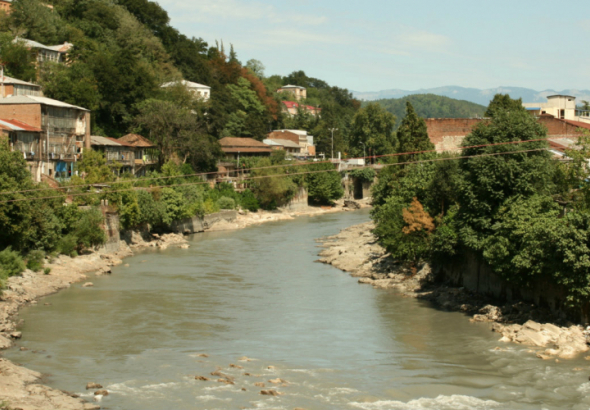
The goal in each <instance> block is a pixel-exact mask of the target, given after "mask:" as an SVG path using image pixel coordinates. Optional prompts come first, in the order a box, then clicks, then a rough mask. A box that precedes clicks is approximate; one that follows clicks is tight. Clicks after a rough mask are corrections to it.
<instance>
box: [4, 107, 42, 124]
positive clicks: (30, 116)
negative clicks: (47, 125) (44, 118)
mask: <svg viewBox="0 0 590 410" xmlns="http://www.w3.org/2000/svg"><path fill="white" fill-rule="evenodd" d="M0 118H3V119H6V120H19V121H22V122H24V123H25V124H28V125H30V126H32V127H37V128H41V105H40V104H0Z"/></svg>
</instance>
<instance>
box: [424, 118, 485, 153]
mask: <svg viewBox="0 0 590 410" xmlns="http://www.w3.org/2000/svg"><path fill="white" fill-rule="evenodd" d="M483 121H486V120H483V119H479V118H427V119H426V129H427V130H428V137H429V138H430V141H431V142H432V143H433V144H434V147H435V148H436V151H437V152H444V151H457V150H459V149H460V147H461V143H462V142H463V139H464V138H465V137H466V136H467V135H469V134H470V133H471V131H472V130H473V128H474V127H475V126H476V125H477V124H479V123H481V122H483Z"/></svg>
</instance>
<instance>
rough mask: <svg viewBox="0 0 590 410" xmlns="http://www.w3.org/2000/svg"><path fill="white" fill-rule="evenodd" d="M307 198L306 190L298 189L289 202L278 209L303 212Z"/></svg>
mask: <svg viewBox="0 0 590 410" xmlns="http://www.w3.org/2000/svg"><path fill="white" fill-rule="evenodd" d="M308 201H309V197H308V194H307V189H305V188H304V187H299V190H298V191H297V193H296V194H295V196H294V197H293V198H292V199H291V200H290V201H289V203H288V204H287V205H285V206H282V207H281V208H280V209H283V210H285V211H292V212H296V211H302V210H305V209H306V208H307V206H308Z"/></svg>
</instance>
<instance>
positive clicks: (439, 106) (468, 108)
mask: <svg viewBox="0 0 590 410" xmlns="http://www.w3.org/2000/svg"><path fill="white" fill-rule="evenodd" d="M406 101H409V102H410V103H411V104H412V106H413V107H414V109H415V110H416V113H418V115H419V116H421V117H424V118H472V117H483V113H484V112H485V110H486V107H484V106H483V105H479V104H475V103H472V102H469V101H464V100H455V99H453V98H449V97H442V96H439V95H434V94H416V95H410V96H407V97H403V98H392V99H382V100H377V101H375V102H376V103H378V104H380V105H382V106H383V107H384V108H385V109H386V110H387V111H389V112H390V113H392V114H393V115H395V116H396V117H397V119H398V121H397V122H398V124H399V121H400V120H401V118H403V117H404V116H405V115H406ZM365 104H368V103H365Z"/></svg>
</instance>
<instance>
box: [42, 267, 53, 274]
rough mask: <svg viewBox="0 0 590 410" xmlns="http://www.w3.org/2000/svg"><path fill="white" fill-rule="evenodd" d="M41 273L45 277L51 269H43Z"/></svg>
mask: <svg viewBox="0 0 590 410" xmlns="http://www.w3.org/2000/svg"><path fill="white" fill-rule="evenodd" d="M43 273H44V274H45V275H49V274H50V273H51V268H45V269H43Z"/></svg>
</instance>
